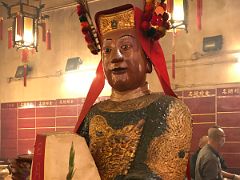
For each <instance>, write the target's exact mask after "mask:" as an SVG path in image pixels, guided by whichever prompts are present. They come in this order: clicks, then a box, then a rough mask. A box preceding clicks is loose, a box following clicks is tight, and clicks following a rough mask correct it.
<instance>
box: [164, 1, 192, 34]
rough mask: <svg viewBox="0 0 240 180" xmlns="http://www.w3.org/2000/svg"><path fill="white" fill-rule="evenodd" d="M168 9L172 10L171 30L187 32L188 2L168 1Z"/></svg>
mask: <svg viewBox="0 0 240 180" xmlns="http://www.w3.org/2000/svg"><path fill="white" fill-rule="evenodd" d="M167 3H168V8H167V9H169V10H171V11H170V12H169V13H170V15H171V20H170V21H171V28H172V29H184V30H185V31H186V32H187V12H188V4H187V0H168V1H167Z"/></svg>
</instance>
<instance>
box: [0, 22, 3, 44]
mask: <svg viewBox="0 0 240 180" xmlns="http://www.w3.org/2000/svg"><path fill="white" fill-rule="evenodd" d="M0 40H3V17H0Z"/></svg>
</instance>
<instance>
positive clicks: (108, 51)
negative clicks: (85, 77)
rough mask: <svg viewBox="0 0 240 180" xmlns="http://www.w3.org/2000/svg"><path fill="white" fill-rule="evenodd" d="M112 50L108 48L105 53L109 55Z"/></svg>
mask: <svg viewBox="0 0 240 180" xmlns="http://www.w3.org/2000/svg"><path fill="white" fill-rule="evenodd" d="M111 50H112V49H111V48H109V47H106V48H105V49H104V53H106V54H108V53H110V52H111Z"/></svg>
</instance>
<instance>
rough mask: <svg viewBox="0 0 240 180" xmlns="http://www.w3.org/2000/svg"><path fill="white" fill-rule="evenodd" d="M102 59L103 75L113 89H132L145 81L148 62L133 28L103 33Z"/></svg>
mask: <svg viewBox="0 0 240 180" xmlns="http://www.w3.org/2000/svg"><path fill="white" fill-rule="evenodd" d="M102 60H103V67H104V72H105V76H106V78H107V80H108V83H109V84H110V85H111V86H112V88H113V89H115V90H117V91H127V90H133V89H136V88H138V87H140V86H142V85H143V84H144V83H145V81H146V73H147V72H148V68H147V66H148V65H149V64H148V63H149V62H148V61H147V60H146V57H145V55H144V52H143V50H142V48H141V46H140V43H139V42H138V40H137V38H136V32H135V30H134V29H127V30H126V29H125V30H116V31H112V32H109V33H107V34H106V35H104V36H103V39H102Z"/></svg>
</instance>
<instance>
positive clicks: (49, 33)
mask: <svg viewBox="0 0 240 180" xmlns="http://www.w3.org/2000/svg"><path fill="white" fill-rule="evenodd" d="M46 38H47V39H46V40H47V50H51V48H52V47H51V32H50V30H47V37H46Z"/></svg>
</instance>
